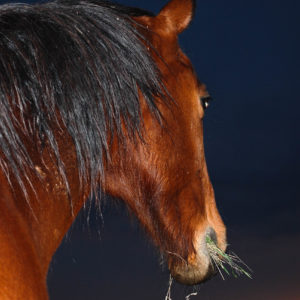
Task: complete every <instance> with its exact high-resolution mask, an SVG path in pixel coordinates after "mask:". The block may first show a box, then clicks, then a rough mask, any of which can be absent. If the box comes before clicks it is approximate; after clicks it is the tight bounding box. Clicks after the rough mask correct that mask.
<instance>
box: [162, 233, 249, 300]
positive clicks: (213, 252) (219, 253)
mask: <svg viewBox="0 0 300 300" xmlns="http://www.w3.org/2000/svg"><path fill="white" fill-rule="evenodd" d="M206 246H207V250H208V253H209V256H210V259H211V261H212V263H213V264H214V266H215V267H216V268H217V270H218V271H219V273H220V275H221V277H222V279H223V280H225V278H224V275H223V273H222V271H224V272H225V273H226V274H227V275H228V276H230V275H233V276H234V277H239V276H241V275H245V276H247V277H248V278H250V279H252V276H251V274H250V272H252V271H251V269H250V268H249V267H248V266H247V265H246V264H245V263H244V262H243V261H242V260H241V259H240V258H239V257H238V256H237V255H236V254H235V253H225V252H224V251H223V250H221V249H220V248H219V247H218V246H217V245H216V243H215V242H214V241H213V240H212V239H211V238H210V237H209V236H207V237H206ZM172 254H173V253H172ZM225 265H228V266H229V267H230V269H229V270H228V269H227V268H226V267H225ZM240 265H243V266H244V267H245V268H246V269H247V270H248V271H246V270H245V269H244V268H243V267H241V266H240ZM172 283H173V278H172V276H171V275H170V280H169V288H168V291H167V295H166V297H165V300H172V298H171V287H172ZM197 295H198V293H197V292H194V293H191V294H189V295H187V296H186V297H185V300H190V297H192V296H197Z"/></svg>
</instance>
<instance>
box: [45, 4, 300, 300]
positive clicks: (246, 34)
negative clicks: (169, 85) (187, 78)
mask: <svg viewBox="0 0 300 300" xmlns="http://www.w3.org/2000/svg"><path fill="white" fill-rule="evenodd" d="M118 2H120V3H122V4H126V5H131V6H138V7H141V8H144V9H148V10H150V11H153V12H155V13H158V12H159V10H160V8H161V7H162V6H163V5H164V4H165V3H166V1H162V0H160V1H158V0H156V1H149V0H148V1H146V0H144V1H142V0H123V1H121V0H120V1H118ZM299 12H300V1H298V0H286V1H282V0H281V1H279V0H251V1H240V0H226V1H224V0H198V2H197V10H196V14H195V18H194V20H193V22H192V24H191V25H190V27H189V28H188V29H187V30H186V31H185V32H184V33H183V34H182V35H181V36H180V44H181V46H182V49H183V50H184V52H185V53H186V54H187V55H188V56H189V57H190V59H191V61H192V62H193V65H194V67H195V69H196V71H197V74H198V77H199V79H200V80H201V81H202V82H204V83H205V84H206V85H207V87H208V90H209V92H210V94H211V96H212V97H213V98H214V101H213V103H212V105H211V106H210V107H209V109H208V110H207V111H206V116H205V120H204V125H205V128H204V129H205V149H206V157H207V164H208V168H209V173H210V176H211V180H212V182H213V185H214V188H215V193H216V200H217V204H218V207H219V210H220V213H221V215H222V217H223V219H224V222H225V224H226V225H227V230H228V242H229V244H230V249H231V250H232V251H234V252H235V253H237V254H238V255H239V256H240V257H241V258H242V259H243V260H244V261H245V262H246V263H247V265H249V266H250V267H251V269H252V270H253V279H252V280H250V279H247V278H246V277H242V278H239V279H235V278H229V277H228V276H227V277H226V276H225V277H226V280H225V281H223V280H222V279H221V277H220V276H217V277H215V278H214V279H212V280H211V281H209V282H207V283H205V284H203V285H200V286H199V287H197V288H196V290H197V291H198V295H197V296H193V297H191V300H194V299H195V300H197V299H199V300H208V299H210V300H214V299H216V300H219V299H220V300H226V299H232V300H240V299H241V300H250V299H251V300H253V299H255V300H269V299H270V300H299V299H300V285H299V282H300V259H299V251H300V239H299V238H300V201H299V200H300V197H299V196H300V192H299V179H300V157H299V155H298V153H299V152H300V139H299V128H300V126H299V125H300V118H299V110H300V97H299V88H300V59H299V54H300V20H299V16H300V15H299ZM106 202H107V204H106V205H105V206H104V207H103V209H102V212H103V219H101V218H99V217H96V216H97V213H93V214H92V215H94V217H92V218H91V221H90V225H87V221H86V219H87V218H86V212H83V213H82V214H81V217H79V218H78V220H77V222H76V223H75V224H74V226H73V227H72V229H71V230H70V232H69V234H68V236H67V237H66V239H65V241H64V242H63V244H62V246H61V247H60V249H59V250H58V251H57V254H56V255H55V257H54V259H53V262H52V264H51V267H50V272H49V278H48V285H49V293H50V296H51V299H53V300H62V299H74V300H77V299H78V300H79V299H89V300H96V299H105V300H115V299H130V300H135V299H136V300H141V299H145V300H148V299H149V300H150V299H151V300H154V299H155V300H156V299H160V300H163V299H164V298H165V295H166V292H167V288H168V280H169V275H168V271H167V269H166V266H165V265H161V264H160V257H159V255H158V253H157V251H156V250H155V248H154V247H153V245H152V244H151V241H150V240H149V239H148V238H147V237H146V236H145V234H144V233H143V230H142V229H140V228H139V227H138V224H137V222H136V221H135V219H134V218H133V217H130V216H129V214H128V213H127V211H126V208H125V207H124V206H123V205H122V203H119V202H118V201H115V200H113V199H107V200H106ZM192 291H193V289H192V288H189V289H187V288H186V287H184V286H181V285H178V284H174V286H173V289H172V299H173V300H177V299H178V300H179V299H183V300H184V299H185V296H186V295H188V294H189V293H190V292H192Z"/></svg>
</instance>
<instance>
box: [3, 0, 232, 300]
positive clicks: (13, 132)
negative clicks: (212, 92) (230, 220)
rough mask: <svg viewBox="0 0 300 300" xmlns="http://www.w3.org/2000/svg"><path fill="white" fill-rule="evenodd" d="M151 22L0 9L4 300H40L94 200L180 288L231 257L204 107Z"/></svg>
mask: <svg viewBox="0 0 300 300" xmlns="http://www.w3.org/2000/svg"><path fill="white" fill-rule="evenodd" d="M194 10H195V1H193V0H170V1H169V2H168V3H167V4H166V5H165V6H164V7H163V8H162V9H161V11H160V12H159V13H158V14H157V15H154V14H152V13H150V12H148V11H144V10H141V9H137V8H131V7H126V6H123V5H119V4H115V3H110V2H108V1H102V0H72V1H71V0H56V1H53V2H46V3H42V4H33V5H27V4H5V5H2V6H1V7H0V49H1V50H0V53H1V54H0V104H1V112H0V113H1V116H0V195H1V196H0V214H1V215H0V244H1V247H0V265H1V268H0V298H1V299H48V293H47V285H46V277H47V272H48V267H49V263H50V262H51V258H52V256H53V254H54V252H55V251H56V249H57V248H58V246H59V245H60V243H61V241H62V239H63V237H64V235H65V234H66V232H67V230H68V228H69V227H70V226H71V224H72V222H73V221H74V219H75V218H76V216H77V214H78V212H79V211H80V210H81V208H82V207H84V206H85V205H86V203H87V201H89V200H88V199H90V198H91V197H94V198H95V199H96V201H98V202H100V201H101V197H100V196H99V190H101V191H102V192H104V193H105V194H108V195H111V196H113V197H117V198H119V199H121V200H122V201H124V202H125V204H126V205H127V207H128V208H129V210H130V211H132V212H133V213H134V214H135V215H136V217H137V219H138V220H139V222H140V224H141V226H142V227H143V228H144V229H145V231H146V232H147V233H148V235H149V236H150V238H151V239H152V241H153V243H154V244H155V245H156V247H157V248H158V249H159V251H160V252H161V253H162V254H163V255H164V257H165V259H166V261H167V264H168V267H169V270H170V273H171V275H172V277H173V278H175V279H176V280H177V281H178V282H180V283H183V284H187V285H194V284H198V283H200V282H203V281H205V280H207V279H209V278H210V277H211V276H212V275H213V274H214V273H215V271H214V268H213V266H212V262H211V259H210V256H209V253H208V251H207V245H206V242H205V239H206V238H207V237H209V238H210V239H212V240H213V241H214V242H215V243H216V245H217V246H218V247H219V249H221V250H222V251H225V249H226V228H225V225H224V223H223V221H222V219H221V216H220V215H219V212H218V210H217V207H216V202H215V197H214V191H213V187H212V184H211V182H210V179H209V175H208V171H207V167H206V162H205V155H204V146H203V122H202V119H203V117H204V110H205V109H206V107H207V106H208V104H209V101H210V99H211V98H210V96H209V94H208V92H207V89H206V87H205V85H204V84H203V83H202V82H201V81H200V80H198V78H197V76H196V73H195V71H194V69H193V66H192V64H191V62H190V60H189V59H188V57H187V56H186V55H185V54H184V53H183V51H182V50H181V49H180V47H179V43H178V35H179V34H180V33H181V32H183V31H184V29H186V28H187V26H188V25H189V24H190V22H191V20H192V18H193V14H194Z"/></svg>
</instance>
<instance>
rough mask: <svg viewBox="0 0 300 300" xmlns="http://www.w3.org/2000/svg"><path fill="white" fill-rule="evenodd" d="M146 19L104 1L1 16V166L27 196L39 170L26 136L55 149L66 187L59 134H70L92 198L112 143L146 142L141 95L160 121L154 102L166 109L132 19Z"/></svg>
mask: <svg viewBox="0 0 300 300" xmlns="http://www.w3.org/2000/svg"><path fill="white" fill-rule="evenodd" d="M142 14H147V13H146V12H144V11H140V10H137V9H130V8H127V7H124V6H119V5H116V4H111V3H109V2H107V1H57V2H50V3H45V4H40V5H33V6H30V5H25V4H12V5H5V6H2V7H1V8H0V53H1V55H0V105H1V117H0V151H1V152H2V155H1V161H0V163H1V165H2V166H6V167H5V171H6V169H8V172H6V173H10V174H12V175H13V176H15V178H16V179H17V181H18V182H19V184H20V185H21V187H22V188H23V189H24V178H25V179H26V172H27V171H28V170H29V169H30V170H33V171H34V170H35V168H34V163H33V162H32V159H31V156H30V153H29V151H28V149H27V148H26V147H25V146H24V145H23V142H22V137H21V136H23V135H25V136H26V137H27V138H28V139H32V142H33V143H36V137H37V139H38V142H40V143H41V144H43V143H45V142H47V143H48V144H49V145H50V147H51V149H52V151H53V153H54V155H55V158H56V161H57V166H58V169H59V170H60V173H61V176H62V177H63V178H64V181H65V185H66V187H68V180H67V177H66V174H65V170H64V164H63V161H62V160H61V153H60V149H59V145H58V142H57V140H56V137H55V133H54V128H55V127H57V126H58V127H59V126H60V125H63V126H65V127H66V129H67V132H68V134H69V135H70V136H71V138H72V140H73V143H74V145H75V149H76V156H77V163H78V168H79V176H80V178H81V179H82V180H83V181H89V182H90V183H91V186H92V190H93V189H95V188H96V186H97V178H98V177H99V176H100V175H101V174H102V173H103V158H105V157H107V156H108V155H109V153H108V152H109V145H108V140H109V137H112V136H117V137H118V138H120V140H122V137H124V128H125V130H126V136H127V137H132V138H135V137H136V136H139V135H141V127H142V122H143V120H142V117H141V108H140V97H139V92H140V93H141V94H142V95H143V98H144V99H145V101H146V103H147V106H148V107H149V109H150V111H151V112H152V113H153V115H154V116H156V117H157V118H160V114H159V110H158V108H157V106H156V102H155V97H159V98H161V99H165V101H167V100H166V99H167V97H165V91H164V90H163V85H162V82H161V79H160V73H159V71H158V69H157V67H156V65H155V63H154V61H153V60H152V58H151V56H150V54H149V52H148V51H147V49H146V47H145V46H144V44H143V42H142V40H143V39H144V37H143V36H141V33H140V32H139V30H138V29H137V28H136V27H137V25H136V24H133V23H132V22H131V19H130V16H138V15H142ZM149 15H150V14H149ZM163 101H164V100H163ZM3 168H4V167H3ZM24 174H25V175H24Z"/></svg>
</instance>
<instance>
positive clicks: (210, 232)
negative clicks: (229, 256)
mask: <svg viewBox="0 0 300 300" xmlns="http://www.w3.org/2000/svg"><path fill="white" fill-rule="evenodd" d="M206 238H209V239H210V240H211V241H213V242H214V243H215V244H216V245H218V239H217V234H216V232H215V230H214V229H213V228H211V227H209V228H208V229H207V231H206Z"/></svg>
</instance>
